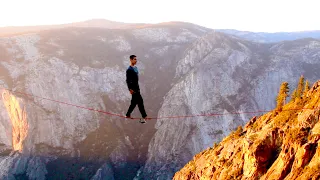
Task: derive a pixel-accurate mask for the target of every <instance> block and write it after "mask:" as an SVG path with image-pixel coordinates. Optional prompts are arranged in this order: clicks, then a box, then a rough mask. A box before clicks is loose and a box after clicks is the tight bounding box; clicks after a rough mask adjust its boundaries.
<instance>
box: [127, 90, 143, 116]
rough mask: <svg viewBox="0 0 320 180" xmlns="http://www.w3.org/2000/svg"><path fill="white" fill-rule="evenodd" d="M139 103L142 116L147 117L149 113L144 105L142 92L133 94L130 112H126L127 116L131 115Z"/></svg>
mask: <svg viewBox="0 0 320 180" xmlns="http://www.w3.org/2000/svg"><path fill="white" fill-rule="evenodd" d="M137 104H138V107H139V111H140V113H141V115H142V118H145V117H147V113H146V111H145V109H144V105H143V99H142V96H141V94H140V92H134V93H133V94H132V99H131V104H130V106H129V109H128V112H127V114H126V116H128V117H131V113H132V111H133V109H134V108H135V107H136V105H137Z"/></svg>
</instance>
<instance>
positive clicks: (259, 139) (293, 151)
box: [173, 81, 320, 180]
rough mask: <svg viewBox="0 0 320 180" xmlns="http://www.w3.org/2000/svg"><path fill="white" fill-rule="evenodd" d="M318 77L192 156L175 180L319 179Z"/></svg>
mask: <svg viewBox="0 0 320 180" xmlns="http://www.w3.org/2000/svg"><path fill="white" fill-rule="evenodd" d="M319 96H320V81H317V82H316V83H314V85H313V86H312V88H311V89H310V90H309V91H308V92H307V93H306V94H305V95H303V96H302V98H301V99H300V98H299V99H298V100H295V101H293V100H290V102H289V103H287V104H286V105H284V106H283V108H282V110H281V111H272V112H269V113H266V114H264V115H262V116H259V117H253V118H252V119H251V120H250V121H249V122H248V123H247V124H246V125H245V126H244V128H241V127H239V128H238V130H237V131H235V132H233V133H231V134H230V135H229V136H227V137H226V138H224V139H223V140H222V141H221V142H220V143H219V144H217V145H215V146H214V147H212V148H211V147H210V148H208V149H206V150H204V151H202V152H201V153H199V154H197V155H195V156H194V158H193V159H192V160H191V161H190V162H188V164H186V165H185V166H184V167H183V168H182V169H181V170H180V171H178V172H177V173H176V174H175V176H174V178H173V179H175V180H178V179H184V180H185V179H319V178H320V173H319V155H320V149H319V139H320V138H319V137H320V136H319V135H320V134H319V127H320V124H319V120H320V119H319V108H320V101H319Z"/></svg>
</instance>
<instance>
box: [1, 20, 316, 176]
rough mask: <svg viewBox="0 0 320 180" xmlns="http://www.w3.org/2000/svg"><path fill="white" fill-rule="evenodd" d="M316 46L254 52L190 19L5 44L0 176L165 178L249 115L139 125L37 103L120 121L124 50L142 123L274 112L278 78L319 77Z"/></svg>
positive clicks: (125, 98) (125, 99)
mask: <svg viewBox="0 0 320 180" xmlns="http://www.w3.org/2000/svg"><path fill="white" fill-rule="evenodd" d="M319 50H320V43H319V41H318V40H315V39H303V40H296V41H292V42H280V43H275V44H259V43H253V42H249V41H246V40H243V39H239V38H235V37H231V36H228V35H225V34H223V33H219V32H211V31H210V30H208V29H206V28H203V27H200V26H196V25H193V24H188V23H162V24H158V25H144V26H137V27H135V26H133V27H130V28H123V29H112V28H109V29H105V28H76V27H72V28H63V29H54V30H46V31H41V32H38V33H31V34H22V35H19V36H10V37H2V38H0V55H1V56H0V62H1V63H0V85H1V87H4V88H5V89H3V88H2V89H1V98H2V103H0V108H1V110H0V156H1V157H0V175H1V179H14V178H15V179H18V178H33V179H57V178H64V179H68V178H69V179H81V178H82V179H91V178H92V179H103V178H106V177H107V178H109V179H133V178H134V177H135V179H171V178H172V177H173V174H174V173H175V172H176V171H177V170H179V169H180V168H182V167H183V165H184V164H186V163H187V162H188V161H189V160H190V159H191V158H192V157H193V156H194V155H195V154H197V153H199V152H201V151H202V150H204V149H206V148H208V147H211V146H212V144H213V143H214V142H219V141H221V140H222V139H223V137H225V136H226V135H228V134H229V133H230V132H231V131H233V130H234V129H235V128H237V127H238V126H239V125H244V124H245V123H246V122H247V121H248V119H250V117H252V116H253V115H252V114H241V115H236V114H228V115H226V116H211V117H210V116H209V117H206V116H201V117H196V118H177V119H159V120H157V121H155V120H151V121H149V122H148V123H147V124H145V125H143V126H142V125H141V124H139V123H138V122H137V121H131V120H125V119H122V118H119V117H114V116H109V115H106V114H103V113H98V112H92V111H89V110H87V109H82V108H78V107H74V106H70V105H67V104H63V103H58V102H54V101H49V100H47V99H42V98H39V97H43V98H49V99H53V100H59V101H62V102H66V103H71V104H74V105H78V106H81V107H89V108H94V109H99V110H103V111H107V112H111V113H115V114H125V112H126V110H127V108H128V106H129V102H130V94H129V93H128V90H127V87H126V84H125V70H126V68H127V66H128V63H129V62H128V57H129V55H130V54H136V55H137V56H138V64H137V65H138V67H139V70H140V74H141V75H140V77H141V78H140V87H141V91H142V95H143V97H144V100H145V106H146V108H147V112H148V115H149V116H151V117H160V118H161V117H165V116H177V115H178V116H179V115H193V114H213V113H230V112H247V111H255V110H260V109H263V110H265V109H266V110H270V109H273V108H274V105H275V104H274V98H275V96H276V94H277V91H278V87H279V85H280V83H281V82H282V81H288V82H289V83H290V84H292V85H294V84H296V81H297V79H298V77H299V76H300V75H301V74H304V75H305V77H306V78H308V79H309V80H310V81H315V80H317V79H318V77H319V74H318V72H317V71H316V69H318V68H319V64H320V63H319V56H320V54H319V53H318V52H319ZM8 89H9V90H13V91H14V92H12V91H8ZM19 92H23V93H27V94H30V95H33V96H28V95H26V94H21V93H19ZM134 116H140V114H139V112H138V110H137V109H136V111H135V113H134Z"/></svg>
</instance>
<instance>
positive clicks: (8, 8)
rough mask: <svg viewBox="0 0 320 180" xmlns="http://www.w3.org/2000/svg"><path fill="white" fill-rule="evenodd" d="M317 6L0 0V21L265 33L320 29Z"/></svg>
mask: <svg viewBox="0 0 320 180" xmlns="http://www.w3.org/2000/svg"><path fill="white" fill-rule="evenodd" d="M319 7H320V1H319V0H303V1H302V0H296V1H295V0H291V1H290V0H219V1H218V0H157V1H153V0H90V1H89V0H77V1H76V0H0V26H1V27H2V26H25V25H46V24H61V23H70V22H75V21H84V20H89V19H93V18H99V19H108V20H112V21H120V22H128V23H130V22H137V23H159V22H166V21H185V22H191V23H195V24H198V25H202V26H205V27H209V28H216V29H222V28H224V29H238V30H248V31H263V32H279V31H302V30H315V29H317V30H320V10H319V9H320V8H319Z"/></svg>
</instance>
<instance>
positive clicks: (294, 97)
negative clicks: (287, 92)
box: [291, 89, 298, 102]
mask: <svg viewBox="0 0 320 180" xmlns="http://www.w3.org/2000/svg"><path fill="white" fill-rule="evenodd" d="M297 96H298V95H297V89H295V90H294V91H293V92H292V94H291V101H293V102H294V101H295V100H296V98H297Z"/></svg>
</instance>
